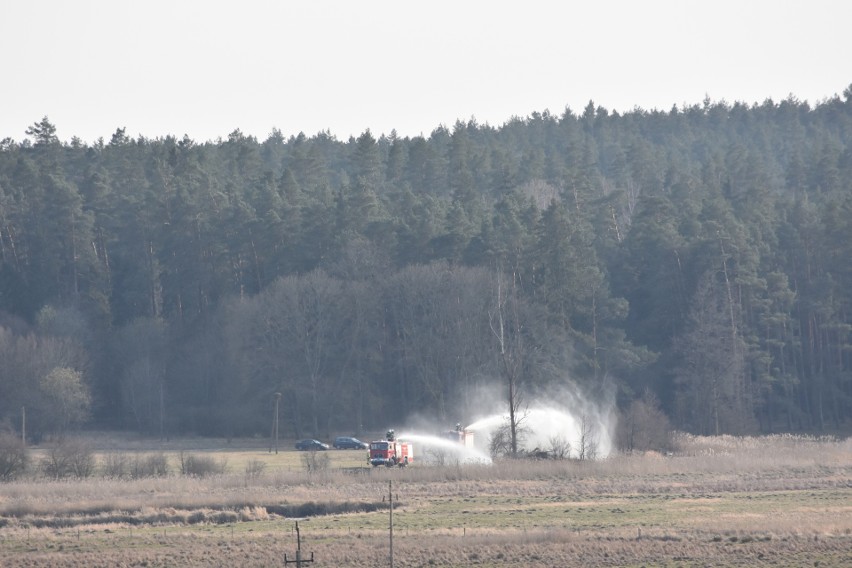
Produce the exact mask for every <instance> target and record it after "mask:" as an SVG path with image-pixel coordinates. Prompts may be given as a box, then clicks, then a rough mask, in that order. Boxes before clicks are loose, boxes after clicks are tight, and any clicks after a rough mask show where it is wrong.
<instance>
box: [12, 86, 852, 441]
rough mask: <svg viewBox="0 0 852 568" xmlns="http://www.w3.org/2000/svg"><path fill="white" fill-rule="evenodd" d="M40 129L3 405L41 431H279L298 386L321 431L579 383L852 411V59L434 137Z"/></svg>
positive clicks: (296, 405) (832, 417) (770, 416)
mask: <svg viewBox="0 0 852 568" xmlns="http://www.w3.org/2000/svg"><path fill="white" fill-rule="evenodd" d="M26 135H27V138H26V139H24V140H23V141H20V142H19V141H15V140H12V139H8V138H7V139H5V140H3V141H2V142H0V261H2V267H0V314H2V321H0V325H2V327H0V420H2V421H5V422H6V423H7V424H8V425H14V427H16V428H17V427H18V423H19V422H18V421H19V418H20V415H21V413H22V409H23V408H26V412H27V416H28V421H29V422H28V423H29V424H30V426H28V428H30V429H31V432H32V434H33V435H41V434H43V433H47V432H51V431H56V430H61V429H64V428H68V427H70V426H72V425H75V424H81V423H83V422H85V421H86V420H88V423H89V424H92V425H95V426H98V427H122V428H136V429H138V430H140V431H142V432H150V433H158V432H159V433H163V432H175V433H176V432H197V433H200V434H225V435H245V434H258V433H268V428H269V417H270V416H271V408H272V406H271V405H272V402H271V401H272V400H273V396H274V393H276V392H280V393H282V395H283V396H282V399H281V404H282V415H283V416H285V417H286V418H284V422H285V423H286V424H288V425H289V428H290V431H291V432H292V433H294V434H297V435H302V434H307V433H315V434H318V435H327V434H329V433H333V432H358V431H360V430H361V429H363V428H383V427H385V426H387V425H388V424H390V423H392V422H393V421H398V420H402V419H404V418H405V417H408V416H411V415H412V414H414V413H421V414H426V415H432V416H437V417H439V418H441V419H446V420H447V422H448V423H449V422H453V423H454V422H455V421H456V420H458V419H465V418H470V417H471V414H472V413H473V412H474V409H475V408H476V405H477V402H478V401H479V400H480V398H481V396H482V393H483V392H484V391H486V390H487V389H488V388H489V387H491V389H492V391H493V389H494V388H495V385H499V388H500V389H505V388H506V387H509V388H511V389H513V392H514V393H515V395H516V396H517V402H518V403H519V404H520V402H521V401H522V400H526V401H529V400H532V398H533V397H534V396H536V393H545V392H546V393H550V395H551V396H553V395H552V393H554V392H556V391H557V389H558V388H559V387H560V386H564V385H566V384H568V383H570V384H572V385H575V388H574V391H573V392H574V393H575V394H576V393H583V394H584V395H585V396H589V397H592V398H594V397H598V396H603V393H605V392H613V391H614V392H616V393H617V400H618V402H619V406H620V407H621V408H627V407H628V406H629V404H630V402H631V401H633V400H636V399H638V398H640V397H642V396H643V394H644V395H645V396H647V394H648V393H652V394H654V395H656V397H657V398H658V399H659V400H660V401H661V404H662V406H663V409H664V410H665V411H666V413H667V414H668V415H669V416H670V418H671V419H672V421H673V422H674V424H675V426H677V427H679V428H683V429H686V430H689V431H692V432H695V433H701V434H709V433H723V432H726V433H746V432H774V431H839V430H841V429H843V428H848V426H849V417H850V416H852V337H850V331H852V262H850V259H852V146H850V137H852V86H850V88H849V89H847V90H846V91H845V92H844V96H843V97H842V98H841V97H834V98H831V99H828V100H825V101H823V102H821V103H819V104H817V105H816V106H810V105H809V104H807V103H803V102H800V101H798V100H796V99H795V98H793V97H790V98H788V99H787V100H784V101H781V102H774V101H771V100H767V101H766V102H765V103H763V104H759V105H752V106H748V105H745V104H741V103H736V104H733V105H731V104H728V103H726V102H724V101H722V102H713V101H710V100H705V101H704V103H703V104H700V105H693V106H684V107H682V108H677V107H676V108H672V109H671V111H669V112H663V111H644V110H641V109H636V110H634V111H632V112H629V113H626V114H618V113H614V112H608V111H607V110H606V109H604V108H600V107H595V106H594V105H593V104H592V103H590V104H589V105H588V106H587V107H586V108H585V109H584V111H583V112H582V114H580V115H576V114H574V113H572V112H571V111H570V110H566V111H565V112H564V113H563V114H562V115H560V116H556V115H552V114H550V113H547V112H545V113H534V114H533V115H531V116H530V117H527V118H525V119H521V118H516V119H512V120H510V121H509V122H507V123H506V124H504V125H502V126H500V127H493V126H489V125H481V124H477V123H476V121H474V120H471V121H469V122H467V123H464V122H457V123H456V124H455V125H454V126H453V127H452V128H451V129H450V128H445V127H439V128H437V129H435V130H434V131H433V132H432V133H431V135H430V136H428V137H413V138H408V137H406V138H401V137H398V136H396V135H395V134H392V135H391V136H389V137H386V136H382V137H381V138H378V139H376V138H375V137H374V136H373V135H372V134H371V133H370V132H369V131H366V132H364V133H363V134H362V135H360V136H359V137H358V138H352V139H349V140H348V141H345V142H343V141H339V140H337V139H335V138H334V137H333V136H331V135H330V134H328V133H320V134H318V135H316V136H314V137H310V138H309V137H306V136H304V135H301V134H300V135H299V136H296V137H291V138H289V139H288V138H285V137H283V136H282V134H281V133H280V132H279V131H277V130H273V132H272V134H271V135H270V136H269V137H268V138H267V139H266V140H265V141H262V142H260V141H258V140H257V139H255V138H253V137H251V136H245V135H243V134H242V133H241V132H240V131H239V130H237V131H234V132H233V133H231V134H230V135H229V136H228V138H227V140H217V141H215V142H207V143H197V142H195V141H193V140H190V139H189V138H187V137H184V138H183V139H177V138H174V137H166V138H158V139H153V140H152V139H145V138H142V137H139V138H137V139H133V138H130V137H128V136H127V135H126V133H125V131H124V129H118V130H116V132H115V133H114V134H113V135H112V137H111V139H110V140H109V141H108V142H107V141H104V140H99V141H97V142H96V143H94V144H91V145H88V144H84V143H82V142H81V141H80V140H78V139H72V140H71V141H70V143H62V142H60V141H59V139H58V138H57V135H56V127H55V126H54V125H53V124H51V123H50V121H49V120H48V118H47V117H45V118H44V119H42V120H41V121H39V122H36V123H35V124H33V126H32V127H30V128H29V129H28V131H27V133H26ZM498 396H499V397H501V398H503V399H504V400H506V395H505V393H503V392H500V394H499V395H498ZM651 398H653V397H651Z"/></svg>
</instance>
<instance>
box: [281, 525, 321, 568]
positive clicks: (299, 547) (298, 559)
mask: <svg viewBox="0 0 852 568" xmlns="http://www.w3.org/2000/svg"><path fill="white" fill-rule="evenodd" d="M313 561H314V553H313V552H311V558H310V559H305V560H302V537H301V535H300V534H299V520H296V559H295V560H288V559H287V553H286V552H285V553H284V564H295V565H296V568H299V567H300V566H301V565H302V564H303V563H307V562H313Z"/></svg>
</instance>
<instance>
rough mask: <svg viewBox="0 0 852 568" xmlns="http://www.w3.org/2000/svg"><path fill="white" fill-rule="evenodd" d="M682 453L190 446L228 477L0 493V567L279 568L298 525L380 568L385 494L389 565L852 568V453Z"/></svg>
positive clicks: (342, 553) (802, 440)
mask: <svg viewBox="0 0 852 568" xmlns="http://www.w3.org/2000/svg"><path fill="white" fill-rule="evenodd" d="M176 444H177V443H176ZM246 446H248V444H246ZM209 447H211V448H212V447H213V445H212V444H211V445H210V446H209ZM677 447H678V451H677V452H676V453H675V454H674V455H672V456H661V455H659V454H648V455H629V456H628V455H618V456H613V457H610V458H608V459H605V460H600V461H594V462H591V461H589V462H577V461H554V460H542V461H520V460H518V461H503V462H498V463H495V464H494V465H491V466H479V465H477V466H472V465H444V466H440V467H438V466H427V465H424V464H420V465H417V466H413V467H409V468H407V469H404V470H396V469H375V470H373V469H370V468H368V467H367V466H366V464H365V463H364V462H365V459H363V458H364V456H363V455H362V452H345V451H340V452H329V453H328V464H327V467H324V468H323V469H321V470H319V471H316V470H314V471H311V472H307V471H305V468H304V467H303V466H304V463H303V457H304V454H301V453H299V452H293V451H282V452H281V453H279V454H277V455H276V454H274V453H269V452H268V449H258V448H255V449H251V448H250V447H240V448H228V449H222V448H220V447H216V448H214V449H206V450H205V449H204V448H203V444H201V443H200V442H199V443H197V446H196V447H193V448H192V452H193V453H194V454H196V455H203V456H208V457H212V458H215V459H216V460H224V462H225V463H227V464H228V465H227V468H225V472H224V473H219V474H216V475H211V476H205V477H190V476H185V475H178V474H175V473H170V474H169V475H167V476H166V477H149V478H140V479H109V478H104V477H102V476H101V475H97V474H96V476H95V477H91V478H86V479H79V480H62V481H48V480H43V479H36V480H21V481H14V482H10V483H6V484H3V485H0V566H3V567H6V566H9V567H19V566H21V567H22V566H81V565H86V566H279V565H283V559H284V555H285V554H287V557H288V559H293V558H294V557H295V550H296V535H295V532H294V525H295V523H294V521H293V520H292V518H293V517H299V518H304V519H305V520H304V521H300V533H301V538H302V542H301V546H302V550H303V553H305V554H306V555H308V556H309V555H310V554H311V553H313V554H314V557H315V562H314V564H313V565H314V566H387V565H389V564H390V563H389V530H388V529H389V515H388V497H389V495H388V493H389V489H392V492H393V498H394V501H395V506H394V511H393V522H394V541H393V550H394V566H643V565H645V566H648V565H652V566H711V565H712V566H760V565H765V566H770V565H771V566H803V565H809V566H815V565H818V566H852V560H850V559H852V441H849V440H846V441H840V440H835V439H830V438H825V439H817V438H808V437H796V436H772V437H764V438H732V437H715V438H695V437H690V436H681V437H680V438H679V440H678V443H677ZM109 451H114V450H105V451H100V452H99V453H98V454H97V455H98V459H99V463H103V462H104V457H105V456H106V455H107V453H109ZM132 451H133V452H137V453H144V452H147V451H150V448H139V449H133V450H132ZM163 451H164V452H165V455H166V458H167V460H168V461H169V462H170V463H175V461H176V460H178V459H179V452H178V451H177V450H173V449H170V448H166V449H164V450H163ZM256 461H263V462H264V463H266V464H267V465H266V466H265V467H263V468H257V469H261V471H260V472H259V473H258V472H256V471H253V470H252V468H250V467H247V465H248V464H251V463H255V462H256ZM255 465H256V464H255Z"/></svg>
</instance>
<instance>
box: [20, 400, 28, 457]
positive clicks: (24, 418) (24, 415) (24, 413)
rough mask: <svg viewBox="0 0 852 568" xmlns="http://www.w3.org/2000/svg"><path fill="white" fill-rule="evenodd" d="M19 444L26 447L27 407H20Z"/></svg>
mask: <svg viewBox="0 0 852 568" xmlns="http://www.w3.org/2000/svg"><path fill="white" fill-rule="evenodd" d="M21 443H22V444H24V447H25V448H26V447H27V407H26V406H22V407H21Z"/></svg>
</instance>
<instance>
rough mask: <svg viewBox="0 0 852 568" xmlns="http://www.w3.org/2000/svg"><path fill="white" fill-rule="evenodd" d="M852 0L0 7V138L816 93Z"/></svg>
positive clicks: (218, 0)
mask: <svg viewBox="0 0 852 568" xmlns="http://www.w3.org/2000/svg"><path fill="white" fill-rule="evenodd" d="M850 23H852V1H847V0H808V1H807V2H804V1H801V2H792V1H785V0H772V1H764V0H736V1H733V0H714V1H706V0H705V1H701V2H698V1H690V0H626V1H614V0H605V1H602V0H595V1H586V2H574V1H567V0H566V1H561V2H559V1H552V2H547V1H538V0H523V1H520V0H516V1H515V2H502V1H495V0H490V1H480V0H450V1H444V0H430V1H428V2H413V1H405V0H395V1H370V0H361V1H355V0H339V1H338V0H329V1H322V0H301V1H298V2H295V1H292V2H291V1H285V0H275V1H273V0H268V1H266V0H240V1H239V2H237V1H236V0H234V1H230V2H226V1H223V0H168V1H163V0H134V1H129V0H128V1H125V0H0V60H2V66H0V139H2V138H5V137H11V138H13V139H15V140H19V141H20V140H23V139H24V138H25V137H26V136H25V133H24V131H25V130H26V128H27V126H29V125H30V124H33V123H34V122H36V121H38V120H40V119H41V118H42V117H43V116H45V115H47V116H48V117H49V118H50V121H51V122H52V123H54V124H55V125H56V126H57V134H58V135H59V137H60V139H62V140H66V141H67V140H69V139H70V138H71V137H72V136H75V135H76V136H79V137H80V138H82V139H83V140H84V141H86V142H93V141H94V140H96V139H97V138H98V137H100V136H103V137H104V138H105V139H107V140H109V138H110V136H111V135H112V133H113V132H115V130H116V128H118V127H126V129H127V134H128V135H130V136H132V137H136V136H138V135H140V134H142V135H144V136H146V137H149V138H156V137H160V136H166V135H169V134H173V135H176V136H179V137H180V136H183V135H184V134H188V135H189V136H190V137H191V138H193V139H195V140H196V141H205V140H215V139H216V138H219V137H222V138H226V137H227V135H228V134H229V133H230V132H232V131H233V130H235V129H237V128H239V129H240V130H242V131H243V132H244V133H246V134H251V135H254V136H256V137H258V139H260V140H261V141H262V140H264V139H266V138H267V136H268V135H269V133H270V132H271V130H272V128H273V127H275V128H279V129H280V130H281V131H282V132H283V133H284V135H285V136H289V135H291V134H298V133H299V132H300V131H302V132H304V133H305V134H307V135H309V136H311V135H313V134H316V133H317V132H319V131H321V130H330V131H331V132H332V134H334V135H336V136H337V137H338V139H341V140H346V139H347V138H348V137H349V136H350V135H356V136H357V135H358V134H360V133H362V132H363V131H364V130H366V129H367V128H369V129H370V130H371V131H372V132H373V133H374V134H375V135H379V134H382V133H390V131H391V129H394V128H396V130H397V132H398V133H399V134H400V135H403V136H414V135H418V134H421V133H423V134H425V135H428V134H429V133H430V132H431V131H432V130H433V129H434V128H435V127H437V126H438V125H440V124H446V125H448V126H452V124H453V123H454V122H455V121H456V120H457V119H462V120H468V119H470V118H471V117H476V119H477V120H478V121H479V122H480V123H486V122H487V123H489V124H492V125H501V124H503V123H504V122H505V121H506V120H508V119H509V118H510V117H512V116H528V115H529V114H530V113H532V112H534V111H544V110H546V109H547V110H550V111H551V112H552V113H554V114H561V113H562V111H563V110H564V109H565V107H566V106H569V107H571V108H572V109H574V110H575V111H582V109H583V107H584V106H585V105H586V104H587V103H588V102H589V100H594V101H595V103H596V104H597V105H601V106H604V107H606V108H608V109H610V110H618V111H622V112H623V111H627V110H630V109H632V108H634V107H636V106H639V107H642V108H645V109H652V108H660V109H665V110H668V109H670V108H671V107H672V105H678V106H682V105H683V104H695V103H700V102H701V101H702V100H703V99H704V97H705V96H709V97H710V98H711V99H713V100H721V99H725V100H726V101H728V102H734V101H744V102H747V103H749V104H751V103H754V102H762V101H763V100H765V99H766V98H768V97H771V98H773V99H775V100H776V101H777V100H781V99H784V98H786V97H787V96H788V95H790V94H793V95H794V96H796V97H797V98H799V99H800V100H808V101H810V102H811V103H816V102H819V101H821V100H823V99H825V98H828V97H831V96H834V95H835V94H838V95H839V94H842V92H843V90H844V89H845V88H846V87H847V86H849V85H850V83H852V57H850V56H852V42H850V39H849V38H850V31H849V30H850Z"/></svg>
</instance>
